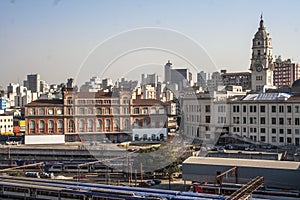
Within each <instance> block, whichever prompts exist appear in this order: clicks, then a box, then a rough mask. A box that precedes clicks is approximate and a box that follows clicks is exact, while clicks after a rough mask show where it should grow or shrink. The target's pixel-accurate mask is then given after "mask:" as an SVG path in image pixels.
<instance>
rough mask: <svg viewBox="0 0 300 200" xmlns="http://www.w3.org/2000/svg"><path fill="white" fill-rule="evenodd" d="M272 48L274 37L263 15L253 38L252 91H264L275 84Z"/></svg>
mask: <svg viewBox="0 0 300 200" xmlns="http://www.w3.org/2000/svg"><path fill="white" fill-rule="evenodd" d="M272 49H273V48H272V39H271V37H270V34H269V33H268V32H267V30H266V27H265V26H264V21H263V19H262V16H261V19H260V23H259V28H258V31H257V32H256V33H255V35H254V38H253V40H252V57H251V65H250V70H251V72H252V75H251V84H252V87H251V89H252V91H256V92H263V91H264V89H265V88H266V87H272V86H273V54H272Z"/></svg>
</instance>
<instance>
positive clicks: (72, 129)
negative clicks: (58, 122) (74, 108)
mask: <svg viewBox="0 0 300 200" xmlns="http://www.w3.org/2000/svg"><path fill="white" fill-rule="evenodd" d="M68 132H69V133H74V132H75V123H74V121H73V120H70V121H69V124H68Z"/></svg>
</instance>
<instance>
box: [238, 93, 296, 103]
mask: <svg viewBox="0 0 300 200" xmlns="http://www.w3.org/2000/svg"><path fill="white" fill-rule="evenodd" d="M291 96H292V95H291V94H287V93H260V94H248V95H247V96H246V97H245V98H243V101H272V100H278V99H280V98H290V97H291Z"/></svg>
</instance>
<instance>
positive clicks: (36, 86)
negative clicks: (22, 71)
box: [24, 74, 41, 92]
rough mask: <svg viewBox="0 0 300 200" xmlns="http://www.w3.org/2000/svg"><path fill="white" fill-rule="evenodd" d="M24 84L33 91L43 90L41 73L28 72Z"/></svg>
mask: <svg viewBox="0 0 300 200" xmlns="http://www.w3.org/2000/svg"><path fill="white" fill-rule="evenodd" d="M24 86H25V87H27V89H28V90H31V92H40V91H41V77H40V75H39V74H28V75H27V80H25V81H24Z"/></svg>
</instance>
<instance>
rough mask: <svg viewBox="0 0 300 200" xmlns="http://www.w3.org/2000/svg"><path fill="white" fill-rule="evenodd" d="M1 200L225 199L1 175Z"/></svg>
mask: <svg viewBox="0 0 300 200" xmlns="http://www.w3.org/2000/svg"><path fill="white" fill-rule="evenodd" d="M0 190H1V191H2V192H1V193H0V197H8V198H22V199H23V198H24V199H62V200H71V199H91V200H92V199H93V200H100V199H101V200H103V199H106V200H110V199H115V200H117V199H128V200H145V199H149V200H163V199H164V200H193V199H195V200H196V199H198V200H201V199H203V200H205V199H219V200H224V199H225V197H224V196H222V195H209V194H197V193H191V192H178V191H171V190H159V189H148V188H147V189H146V188H136V187H127V186H112V185H102V184H92V183H80V182H71V181H58V180H49V179H31V178H22V177H9V176H0Z"/></svg>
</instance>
